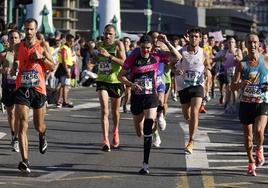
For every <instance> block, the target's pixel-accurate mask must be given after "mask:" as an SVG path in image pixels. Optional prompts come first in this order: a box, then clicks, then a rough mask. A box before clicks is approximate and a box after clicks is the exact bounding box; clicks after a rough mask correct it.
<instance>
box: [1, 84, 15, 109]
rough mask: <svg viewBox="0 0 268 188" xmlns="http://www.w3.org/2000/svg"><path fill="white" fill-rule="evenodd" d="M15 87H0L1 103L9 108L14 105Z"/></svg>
mask: <svg viewBox="0 0 268 188" xmlns="http://www.w3.org/2000/svg"><path fill="white" fill-rule="evenodd" d="M15 91H16V85H15V84H14V85H2V99H1V102H2V103H3V104H4V105H5V106H7V107H10V106H12V105H14V104H15Z"/></svg>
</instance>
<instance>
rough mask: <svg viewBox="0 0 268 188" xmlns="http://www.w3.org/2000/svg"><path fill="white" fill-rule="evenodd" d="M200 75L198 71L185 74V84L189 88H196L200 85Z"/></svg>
mask: <svg viewBox="0 0 268 188" xmlns="http://www.w3.org/2000/svg"><path fill="white" fill-rule="evenodd" d="M199 77H200V73H199V72H196V71H189V70H188V71H186V72H185V74H184V84H186V85H187V86H196V85H198V78H199Z"/></svg>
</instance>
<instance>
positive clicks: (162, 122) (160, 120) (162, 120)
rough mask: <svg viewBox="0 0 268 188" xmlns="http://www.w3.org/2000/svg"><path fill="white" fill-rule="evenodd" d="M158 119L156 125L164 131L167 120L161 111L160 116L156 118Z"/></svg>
mask: <svg viewBox="0 0 268 188" xmlns="http://www.w3.org/2000/svg"><path fill="white" fill-rule="evenodd" d="M157 121H158V125H159V128H160V130H161V131H164V130H165V129H166V126H167V122H166V120H165V118H164V114H163V113H161V114H160V116H159V117H158V118H157Z"/></svg>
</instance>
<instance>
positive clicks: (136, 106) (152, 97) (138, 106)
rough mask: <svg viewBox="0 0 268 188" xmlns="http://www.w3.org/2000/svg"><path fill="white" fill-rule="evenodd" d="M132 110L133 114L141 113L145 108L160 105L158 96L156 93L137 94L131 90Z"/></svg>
mask: <svg viewBox="0 0 268 188" xmlns="http://www.w3.org/2000/svg"><path fill="white" fill-rule="evenodd" d="M130 104H131V105H130V110H131V113H132V114H133V115H139V114H141V113H142V112H143V110H146V109H150V108H156V107H157V106H158V97H157V95H156V94H149V95H136V94H135V93H134V92H131V97H130Z"/></svg>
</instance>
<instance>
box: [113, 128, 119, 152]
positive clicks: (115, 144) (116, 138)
mask: <svg viewBox="0 0 268 188" xmlns="http://www.w3.org/2000/svg"><path fill="white" fill-rule="evenodd" d="M119 143H120V139H119V130H118V129H117V130H114V131H113V147H114V148H118V147H119Z"/></svg>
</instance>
